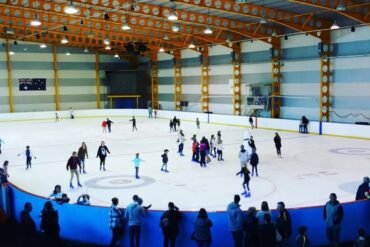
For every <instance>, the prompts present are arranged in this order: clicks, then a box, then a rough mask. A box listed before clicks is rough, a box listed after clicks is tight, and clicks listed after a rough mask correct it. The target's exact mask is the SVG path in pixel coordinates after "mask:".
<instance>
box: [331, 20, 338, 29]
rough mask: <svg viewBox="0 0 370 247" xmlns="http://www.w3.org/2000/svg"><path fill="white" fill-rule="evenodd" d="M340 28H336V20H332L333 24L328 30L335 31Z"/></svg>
mask: <svg viewBox="0 0 370 247" xmlns="http://www.w3.org/2000/svg"><path fill="white" fill-rule="evenodd" d="M339 28H340V27H339V26H338V24H337V20H334V23H333V25H331V27H330V30H337V29H339Z"/></svg>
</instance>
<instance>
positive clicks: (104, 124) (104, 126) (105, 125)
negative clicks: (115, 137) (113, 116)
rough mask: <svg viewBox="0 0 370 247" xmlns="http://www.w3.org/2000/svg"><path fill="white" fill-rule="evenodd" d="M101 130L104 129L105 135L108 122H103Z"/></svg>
mask: <svg viewBox="0 0 370 247" xmlns="http://www.w3.org/2000/svg"><path fill="white" fill-rule="evenodd" d="M101 128H102V129H103V133H106V132H107V121H105V120H103V122H101Z"/></svg>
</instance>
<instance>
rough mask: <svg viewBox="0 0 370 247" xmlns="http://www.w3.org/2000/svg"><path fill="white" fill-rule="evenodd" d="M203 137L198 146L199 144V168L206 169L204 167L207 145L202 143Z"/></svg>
mask: <svg viewBox="0 0 370 247" xmlns="http://www.w3.org/2000/svg"><path fill="white" fill-rule="evenodd" d="M204 139H205V138H204V137H203V139H202V140H201V141H200V144H199V153H200V162H199V164H200V166H201V167H207V165H206V156H207V145H206V143H205V141H204Z"/></svg>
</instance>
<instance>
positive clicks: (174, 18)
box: [167, 0, 178, 21]
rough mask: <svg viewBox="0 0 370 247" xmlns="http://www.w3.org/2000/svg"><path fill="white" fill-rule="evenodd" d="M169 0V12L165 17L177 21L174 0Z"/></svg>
mask: <svg viewBox="0 0 370 247" xmlns="http://www.w3.org/2000/svg"><path fill="white" fill-rule="evenodd" d="M171 2H172V6H171V13H170V15H169V16H168V17H167V19H168V20H169V21H177V19H178V17H177V14H176V4H175V1H174V0H171Z"/></svg>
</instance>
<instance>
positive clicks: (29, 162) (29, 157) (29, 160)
mask: <svg viewBox="0 0 370 247" xmlns="http://www.w3.org/2000/svg"><path fill="white" fill-rule="evenodd" d="M21 154H24V155H25V156H26V169H28V168H30V169H31V165H32V157H33V158H35V159H36V156H35V155H34V154H33V153H32V152H31V149H30V146H26V151H24V152H22V153H19V154H18V156H20V155H21Z"/></svg>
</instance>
